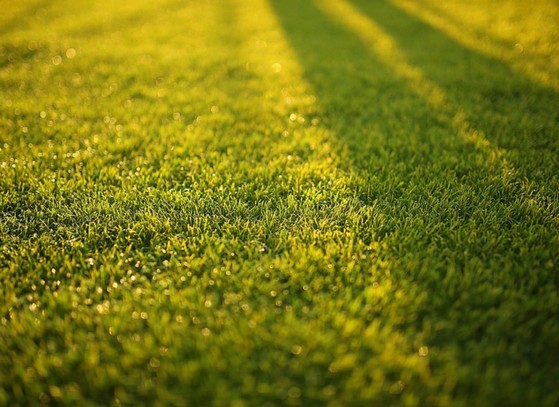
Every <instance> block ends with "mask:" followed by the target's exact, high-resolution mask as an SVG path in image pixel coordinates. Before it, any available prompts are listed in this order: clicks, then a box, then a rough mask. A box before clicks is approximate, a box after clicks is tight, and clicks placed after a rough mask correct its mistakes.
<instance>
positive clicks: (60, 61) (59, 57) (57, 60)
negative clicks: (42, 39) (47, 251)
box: [52, 55, 62, 65]
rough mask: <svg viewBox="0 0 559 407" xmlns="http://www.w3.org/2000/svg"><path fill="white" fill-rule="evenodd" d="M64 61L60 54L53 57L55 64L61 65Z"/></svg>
mask: <svg viewBox="0 0 559 407" xmlns="http://www.w3.org/2000/svg"><path fill="white" fill-rule="evenodd" d="M61 63H62V57H61V56H60V55H55V56H54V57H52V64H53V65H60V64H61Z"/></svg>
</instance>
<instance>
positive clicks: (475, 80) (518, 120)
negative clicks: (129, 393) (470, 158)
mask: <svg viewBox="0 0 559 407" xmlns="http://www.w3.org/2000/svg"><path fill="white" fill-rule="evenodd" d="M352 3H353V4H355V6H357V7H358V8H359V9H360V10H361V11H362V12H363V13H364V14H365V15H367V16H369V17H370V18H371V19H372V20H374V21H375V22H376V23H377V24H379V25H380V26H381V27H382V28H383V29H384V30H386V32H387V33H389V35H391V36H392V37H393V39H394V40H395V41H396V43H397V44H398V46H399V47H401V49H402V50H403V52H405V54H406V57H407V59H408V61H409V62H410V63H411V64H412V65H413V66H416V67H418V68H419V69H421V71H422V72H423V74H424V75H425V77H426V78H428V79H429V80H430V81H432V82H434V83H436V84H437V85H438V86H439V87H440V88H442V89H443V90H444V92H445V94H446V96H447V98H448V99H449V100H451V102H452V103H453V104H455V105H458V106H460V107H461V108H462V109H463V110H464V112H465V114H466V116H467V117H468V118H469V119H470V121H471V123H472V125H473V126H474V127H475V128H477V129H480V130H481V131H483V132H484V133H485V135H486V137H487V138H488V139H489V141H490V142H492V143H494V144H495V145H496V146H499V147H501V148H503V149H505V150H507V151H508V154H507V156H508V158H509V159H510V160H512V161H514V162H515V163H517V164H518V165H517V167H518V169H519V170H522V169H523V167H531V168H532V170H533V171H530V172H527V171H526V172H524V173H522V174H521V175H522V176H526V177H528V178H530V179H534V180H537V181H538V182H541V183H542V184H547V183H548V181H549V179H550V178H556V176H555V174H557V173H558V170H559V159H558V158H557V157H559V138H558V137H557V129H558V127H559V95H558V94H557V93H556V92H555V91H554V90H553V89H551V88H548V87H544V86H543V85H541V84H539V83H537V82H534V81H532V80H531V79H529V78H528V77H526V76H525V75H523V74H522V73H520V72H518V71H516V70H514V69H512V68H511V67H510V66H509V65H507V64H506V63H504V62H502V61H500V60H497V59H494V58H491V57H490V56H487V55H485V54H481V53H478V52H476V51H473V50H471V49H468V48H465V47H463V46H462V45H460V44H459V43H457V42H456V41H455V40H453V39H451V38H450V37H448V36H447V35H446V34H444V33H442V32H440V31H439V30H437V29H435V28H433V27H432V26H430V25H428V24H427V23H425V22H423V21H422V20H421V19H419V18H418V17H415V16H413V15H410V14H408V13H407V12H405V11H403V10H401V9H400V8H398V7H397V6H395V5H393V4H392V3H391V2H390V1H388V0H381V1H374V2H370V1H363V0H353V1H352ZM536 164H537V165H536ZM534 170H535V171H534Z"/></svg>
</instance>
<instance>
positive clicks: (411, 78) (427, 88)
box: [317, 0, 514, 178]
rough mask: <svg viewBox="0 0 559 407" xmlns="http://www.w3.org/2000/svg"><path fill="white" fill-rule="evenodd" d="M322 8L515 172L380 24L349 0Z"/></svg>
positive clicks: (507, 172) (325, 2)
mask: <svg viewBox="0 0 559 407" xmlns="http://www.w3.org/2000/svg"><path fill="white" fill-rule="evenodd" d="M317 4H318V5H319V7H320V8H321V9H322V10H323V11H324V12H325V13H326V14H328V15H329V16H330V17H331V18H332V19H334V20H336V21H338V22H340V23H342V24H343V25H344V26H345V27H346V28H347V29H348V30H350V31H352V32H353V33H355V34H356V35H357V36H358V37H359V38H360V39H361V40H362V41H363V43H364V44H365V45H366V46H367V47H368V48H369V49H370V50H371V51H372V52H373V53H375V54H376V55H377V56H378V57H379V58H380V59H381V60H382V61H383V62H384V63H385V64H386V65H388V66H389V67H391V68H392V69H394V72H395V73H396V74H397V75H398V76H400V77H401V78H402V79H404V80H405V81H406V82H407V84H408V86H409V88H410V90H412V91H413V92H415V93H417V94H418V95H419V96H420V97H421V98H423V99H424V100H425V102H427V103H428V104H429V105H430V106H431V107H432V108H433V109H434V110H435V112H436V113H440V115H441V119H443V120H445V121H447V122H449V124H450V125H452V127H453V128H454V129H455V130H456V131H457V132H458V134H459V135H460V136H461V137H462V139H463V140H464V141H465V142H467V143H471V144H473V145H474V146H475V147H476V148H478V149H480V150H481V151H484V153H485V154H486V155H487V158H488V160H489V161H490V162H492V163H495V164H497V165H499V166H500V167H501V169H502V173H503V177H505V178H507V177H510V176H512V175H513V174H514V168H513V167H512V165H511V164H510V163H508V162H507V160H506V159H505V157H504V151H503V150H502V149H500V148H498V147H496V146H494V145H492V144H491V142H490V141H489V140H488V139H487V137H485V135H484V134H483V132H482V131H481V130H478V129H476V128H474V127H473V126H472V125H471V124H470V122H469V121H468V119H467V118H466V115H465V114H464V113H463V112H462V111H461V109H460V108H459V107H458V106H453V104H452V102H451V101H450V100H449V99H448V98H447V96H446V95H445V92H444V90H443V89H441V88H440V87H439V86H438V85H437V84H435V83H434V82H431V81H430V80H429V79H427V78H426V77H425V75H424V74H423V72H422V71H421V70H420V69H418V68H416V67H414V66H412V65H411V64H409V63H408V61H407V60H406V57H405V55H404V53H403V52H402V51H401V50H400V49H399V47H398V44H396V42H395V41H394V40H393V39H392V37H391V36H390V35H388V34H387V33H386V32H385V31H384V30H383V29H382V28H381V27H380V26H378V25H377V24H376V23H375V22H374V21H372V20H371V19H370V18H368V17H367V16H365V15H364V14H362V13H361V12H360V11H359V10H358V9H357V8H356V7H354V6H353V5H352V4H350V3H349V2H348V1H345V0H317Z"/></svg>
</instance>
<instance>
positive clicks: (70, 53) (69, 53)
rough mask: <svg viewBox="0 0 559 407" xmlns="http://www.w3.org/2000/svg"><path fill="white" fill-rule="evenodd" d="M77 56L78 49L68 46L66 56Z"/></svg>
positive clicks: (70, 57)
mask: <svg viewBox="0 0 559 407" xmlns="http://www.w3.org/2000/svg"><path fill="white" fill-rule="evenodd" d="M75 56H76V50H75V49H74V48H68V49H67V50H66V58H68V59H72V58H74V57H75Z"/></svg>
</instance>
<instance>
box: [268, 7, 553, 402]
mask: <svg viewBox="0 0 559 407" xmlns="http://www.w3.org/2000/svg"><path fill="white" fill-rule="evenodd" d="M270 3H271V4H272V6H273V8H274V10H275V12H276V15H277V17H278V20H279V21H280V23H281V25H282V27H283V31H284V34H285V36H286V38H287V39H288V41H289V43H290V44H291V46H292V48H293V50H294V52H295V54H296V56H297V58H298V61H299V63H300V64H301V65H302V67H303V69H304V78H305V80H307V81H308V82H309V83H310V84H311V87H312V88H313V90H314V92H315V93H316V96H317V99H318V101H319V103H320V105H321V106H322V107H323V115H324V117H323V120H324V121H326V122H327V123H328V125H329V128H330V129H331V130H332V133H334V134H336V135H337V137H338V138H339V140H340V142H341V143H342V144H344V145H345V146H347V148H348V150H349V152H350V154H349V159H350V161H351V162H350V163H348V165H350V166H351V168H352V170H355V171H356V172H357V173H359V174H360V175H361V176H362V177H363V183H362V185H361V190H360V197H361V199H362V200H363V202H364V204H366V203H369V202H375V203H376V204H377V205H378V206H379V207H380V208H381V209H382V212H383V213H384V214H385V216H386V219H387V222H386V227H385V230H384V231H383V233H382V234H380V236H379V235H377V237H379V238H381V239H382V240H384V242H385V243H386V244H387V246H388V247H389V248H390V251H391V256H392V258H391V259H390V260H391V261H392V262H393V263H394V264H395V265H397V266H395V270H394V272H393V276H394V277H395V278H396V279H397V280H399V281H400V283H402V284H406V281H407V282H408V284H409V282H410V281H411V282H412V284H415V287H417V288H418V289H419V290H420V291H421V290H422V291H423V292H424V293H426V297H427V300H426V302H425V303H424V304H422V305H421V306H420V307H419V308H420V309H418V322H417V325H416V326H415V327H410V329H412V330H414V329H415V330H421V329H424V328H425V326H431V327H438V328H436V329H435V330H434V331H431V333H430V338H429V339H430V341H431V344H434V345H436V346H440V347H441V348H446V349H456V350H460V349H467V350H468V352H457V353H456V355H455V357H456V358H457V360H458V361H459V364H461V365H462V366H463V367H464V371H465V372H467V371H470V373H471V372H478V373H479V377H481V376H482V375H483V374H482V372H484V371H485V369H486V368H487V367H488V366H492V368H494V369H497V371H499V372H501V373H503V374H502V375H500V376H499V377H493V378H491V379H487V380H490V381H491V383H492V385H491V386H496V387H495V388H497V387H498V386H507V388H508V389H509V390H510V394H508V395H502V394H501V395H499V394H495V391H493V390H491V389H487V390H486V391H487V394H490V395H491V397H493V399H494V400H501V401H502V402H503V403H504V404H507V403H510V402H511V401H512V400H515V401H514V403H519V400H525V401H529V400H530V399H529V397H532V396H533V394H532V395H531V396H530V395H525V394H522V392H521V391H519V390H517V389H516V388H515V386H514V384H515V383H516V384H520V383H523V382H524V381H526V383H527V382H530V383H531V384H533V385H534V386H535V387H536V388H538V389H539V391H541V392H542V394H543V393H544V392H546V391H548V390H551V389H552V388H553V386H554V385H553V383H552V381H551V380H549V376H548V375H547V374H546V373H545V372H546V370H545V369H543V370H540V369H541V368H542V367H544V366H545V367H546V369H547V372H550V371H556V368H555V367H553V366H554V363H555V362H554V361H552V360H550V359H549V358H548V352H549V350H550V349H554V350H557V349H559V344H558V343H557V341H551V340H549V339H542V340H539V339H538V338H539V334H538V332H540V330H542V329H545V328H544V327H545V326H546V325H547V324H549V323H550V321H552V320H553V313H554V312H556V311H557V310H555V311H552V310H551V308H553V307H550V309H549V310H539V311H537V312H538V322H536V323H535V324H534V325H532V326H533V329H531V330H530V331H529V332H525V331H523V329H522V328H521V327H522V326H525V324H527V323H528V321H533V318H534V315H533V313H534V312H535V310H534V309H532V308H531V307H525V306H523V305H522V302H521V303H520V304H521V305H518V304H516V305H515V304H513V302H512V300H511V298H512V297H513V296H518V298H522V299H523V300H522V301H526V302H527V301H529V300H530V298H533V297H534V296H538V295H548V294H549V293H547V294H546V293H544V291H545V290H546V289H545V288H544V286H545V285H546V284H547V285H548V286H549V285H551V286H552V287H553V286H555V287H556V286H557V283H558V282H557V278H556V277H555V274H554V273H551V271H550V268H549V267H546V266H545V264H546V263H547V264H548V266H549V265H550V264H551V265H552V266H551V267H552V268H553V267H556V266H557V264H558V262H559V259H558V257H557V255H554V254H551V255H549V254H550V252H549V250H550V249H551V247H552V246H553V245H555V244H557V238H556V236H557V222H556V221H555V220H554V219H555V217H556V212H557V211H556V202H557V194H556V192H554V189H553V185H555V184H557V176H556V175H555V174H556V173H557V167H558V162H557V159H556V157H555V156H554V154H556V152H557V147H558V140H557V137H556V131H557V118H558V114H557V110H558V109H556V106H557V95H556V94H555V92H554V91H552V90H550V89H546V88H544V87H542V86H539V85H537V84H535V83H533V82H531V81H530V80H528V79H527V78H526V77H524V76H522V75H521V74H519V73H516V72H514V71H512V70H511V69H510V68H509V67H508V66H507V65H505V64H503V63H501V62H498V61H495V60H493V59H491V58H488V57H486V56H483V55H479V54H477V53H475V52H473V51H471V50H468V49H465V48H463V47H462V46H460V45H459V44H457V43H455V42H453V41H452V40H450V39H449V38H447V37H446V36H445V35H444V34H442V33H440V32H438V31H436V30H433V29H432V28H430V27H429V26H427V25H426V24H424V23H423V22H421V21H419V20H416V19H414V18H413V17H411V16H409V15H406V14H405V13H403V12H401V11H400V10H398V9H396V8H395V7H393V6H392V5H391V4H389V3H388V2H386V1H375V2H369V1H365V0H363V1H354V4H356V5H358V6H359V8H360V9H361V10H363V12H364V13H365V14H366V15H368V16H369V17H370V18H371V20H374V21H375V22H378V24H381V25H382V27H384V28H385V30H386V31H387V32H388V33H389V34H390V35H391V36H392V37H393V38H394V39H395V40H396V41H395V42H396V44H397V45H398V46H400V47H401V48H402V49H403V51H404V52H405V56H406V58H407V57H409V58H408V59H407V61H409V67H410V70H411V72H412V74H410V75H411V76H412V77H413V76H414V75H415V76H417V75H416V74H415V73H416V72H420V73H421V74H422V75H421V76H422V77H425V78H427V80H428V83H432V84H435V85H436V86H432V87H431V88H433V89H436V90H440V91H441V92H442V93H443V95H444V98H442V99H441V100H442V102H446V101H449V102H450V103H451V104H452V106H453V108H454V107H456V108H457V109H459V111H458V112H456V113H457V114H460V115H464V116H465V117H466V118H467V120H466V121H462V123H468V125H469V127H472V128H473V129H474V130H475V129H479V130H480V131H481V132H483V133H484V134H486V137H487V140H484V141H483V142H484V143H485V144H489V145H490V146H491V145H492V146H493V147H492V148H491V151H488V150H482V149H480V148H478V146H476V145H475V143H468V142H467V141H465V140H463V139H461V138H460V137H457V135H458V134H459V133H460V132H459V129H457V127H456V126H455V125H453V124H454V121H453V120H452V119H453V118H452V117H450V113H449V111H448V110H445V109H444V108H441V110H440V111H437V110H436V109H435V108H436V107H437V106H436V105H437V104H436V103H431V104H429V103H428V102H427V101H425V98H424V97H421V92H415V91H414V90H413V89H411V88H410V81H409V80H406V78H402V75H399V74H398V72H395V69H394V67H393V66H390V65H388V64H386V61H385V60H383V58H381V57H380V56H379V55H375V53H374V52H371V49H370V48H368V47H367V46H366V44H364V42H363V40H362V39H361V38H357V37H356V35H355V34H354V33H353V32H352V31H351V30H350V29H348V27H347V26H344V25H343V24H341V23H339V20H342V19H343V18H344V16H340V17H339V18H335V16H334V17H332V16H330V17H327V16H326V15H325V14H324V13H323V11H324V10H323V9H322V8H319V7H317V6H316V5H315V4H314V2H310V1H309V2H296V1H289V0H287V1H285V0H284V1H280V0H270ZM390 46H391V45H389V47H390ZM417 67H419V69H417ZM406 69H408V67H406ZM428 88H429V87H428ZM428 90H429V89H428ZM434 93H436V92H434ZM450 110H451V112H452V111H453V110H454V109H450ZM459 124H460V123H459ZM495 151H498V152H499V154H496V153H494V152H495ZM491 154H493V155H497V156H499V155H502V156H504V157H503V158H502V159H500V160H492V159H491V158H492V157H491ZM491 161H495V162H493V164H492V163H491ZM507 162H510V163H511V165H513V166H514V168H515V169H516V171H517V172H516V174H514V175H512V176H510V177H504V176H503V170H504V169H506V167H507ZM527 176H530V182H528V181H526V177H527ZM526 183H528V184H530V185H531V186H532V191H545V192H544V194H545V195H547V197H548V198H549V201H548V202H546V203H544V204H543V205H542V206H540V207H539V208H538V209H534V210H533V211H532V212H525V211H521V210H520V209H521V208H522V207H523V206H526V205H528V202H529V201H528V197H522V196H519V195H520V194H519V192H520V191H522V187H521V184H526ZM554 208H555V209H554ZM534 222H535V223H536V224H537V227H536V228H535V229H534V231H535V233H536V235H537V236H538V237H537V238H536V239H537V240H538V241H539V242H540V243H537V244H536V245H539V247H540V249H543V251H541V252H540V254H536V253H531V254H529V253H526V251H524V252H523V251H522V250H521V248H522V247H526V246H527V245H531V244H533V240H532V239H533V236H532V237H530V233H529V232H527V231H522V230H520V231H519V227H518V225H526V226H528V225H532V226H534ZM436 225H438V226H436ZM532 226H530V227H529V228H531V227H532ZM455 227H458V230H457V229H455ZM460 229H461V231H460ZM527 229H528V227H527ZM468 236H470V237H468ZM530 241H532V243H530V244H529V242H530ZM490 242H494V243H495V244H493V243H490ZM515 247H516V249H515ZM494 252H496V253H499V258H496V257H493V253H494ZM545 252H547V253H548V254H547V255H546V254H544V253H545ZM521 253H522V254H521ZM548 255H549V256H548ZM496 264H502V266H496ZM553 265H554V266H553ZM488 269H491V270H493V272H492V273H491V275H489V273H483V270H488ZM526 270H532V273H531V274H530V276H528V275H527V274H526V273H525V271H526ZM455 273H456V274H455ZM532 279H535V280H532ZM536 280H537V281H538V283H537V284H535V285H534V284H532V283H531V282H530V281H536ZM507 281H508V283H507ZM511 281H514V286H513V287H510V286H509V287H508V288H506V289H502V287H503V286H504V285H505V284H507V285H509V284H510V282H511ZM455 284H456V285H455ZM540 284H541V286H540ZM497 290H502V291H501V294H495V293H496V292H497ZM468 296H470V297H468ZM466 297H468V298H466ZM549 298H550V299H551V297H549ZM507 307H511V308H509V309H512V308H514V309H516V314H515V315H514V316H511V315H508V314H507V313H506V312H505V311H506V309H507ZM489 315H492V316H491V317H489ZM513 320H514V322H513ZM422 324H423V325H422ZM422 327H423V328H422ZM464 327H469V328H472V327H473V329H469V328H466V329H465V328H464ZM527 337H529V338H530V340H528V342H526V338H527ZM504 338H506V339H504ZM521 338H524V339H521ZM482 340H483V342H484V344H483V346H482V345H480V343H481V342H482ZM528 343H531V344H528ZM535 343H537V345H534V344H535ZM499 346H500V348H499ZM486 348H487V349H496V348H498V349H500V350H499V351H497V352H496V354H494V355H491V354H490V353H484V352H485V349H486ZM508 349H515V351H516V352H517V353H516V354H514V356H511V354H508V353H507V352H508V351H507V350H508ZM518 349H520V351H518ZM546 349H547V350H546ZM472 352H473V353H476V354H478V355H481V356H479V358H477V359H475V360H470V359H469V355H471V354H472ZM515 358H516V359H515ZM516 364H522V365H523V366H525V368H526V370H524V371H520V370H518V369H516V367H515V366H516ZM505 372H506V374H504V373H505ZM526 372H528V373H526ZM536 373H537V374H536ZM540 373H541V374H540ZM474 376H476V375H475V374H474V375H471V374H465V376H463V377H461V382H460V383H459V384H458V387H457V389H456V391H457V392H459V393H461V394H462V395H467V394H472V392H474V393H475V392H476V391H479V392H482V391H481V390H479V388H477V390H476V386H478V385H479V383H476V380H477V379H476V378H475V377H474ZM536 377H537V378H538V379H536ZM480 380H484V379H480ZM484 391H485V390H484ZM536 393H537V392H536ZM513 394H514V395H513ZM536 396H537V395H536ZM515 397H516V399H515Z"/></svg>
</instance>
